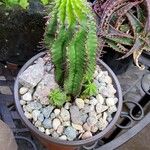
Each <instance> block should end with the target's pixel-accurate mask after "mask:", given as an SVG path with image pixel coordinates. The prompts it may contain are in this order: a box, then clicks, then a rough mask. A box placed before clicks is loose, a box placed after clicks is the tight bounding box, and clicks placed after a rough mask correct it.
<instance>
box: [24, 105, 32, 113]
mask: <svg viewBox="0 0 150 150" xmlns="http://www.w3.org/2000/svg"><path fill="white" fill-rule="evenodd" d="M25 107H26V111H28V112H32V111H33V109H32V108H31V107H30V106H29V105H26V106H25Z"/></svg>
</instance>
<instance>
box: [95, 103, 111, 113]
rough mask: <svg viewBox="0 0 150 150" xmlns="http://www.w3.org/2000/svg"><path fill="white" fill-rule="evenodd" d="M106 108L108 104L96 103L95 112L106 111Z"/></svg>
mask: <svg viewBox="0 0 150 150" xmlns="http://www.w3.org/2000/svg"><path fill="white" fill-rule="evenodd" d="M107 109H108V106H106V105H102V104H100V103H98V104H97V105H96V112H97V113H98V114H99V113H102V112H104V111H106V110H107Z"/></svg>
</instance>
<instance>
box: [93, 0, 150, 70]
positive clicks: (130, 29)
mask: <svg viewBox="0 0 150 150" xmlns="http://www.w3.org/2000/svg"><path fill="white" fill-rule="evenodd" d="M108 1H109V0H108ZM108 1H105V2H104V3H102V2H100V6H99V7H101V8H102V7H104V10H106V11H104V12H100V13H99V15H100V18H101V20H100V24H99V27H100V29H99V31H100V33H99V34H100V35H101V36H100V37H101V40H100V41H102V43H106V44H105V45H107V46H109V47H111V48H112V49H114V50H115V51H118V52H120V53H124V54H125V55H124V56H123V57H121V58H120V59H123V58H126V57H128V56H130V55H131V54H133V59H134V62H135V64H136V65H137V66H138V67H139V68H140V69H143V68H144V67H143V66H140V65H139V64H138V58H139V56H140V55H141V53H142V51H143V50H145V49H146V50H147V51H150V44H149V42H147V41H149V40H150V38H149V37H148V33H149V32H150V20H149V19H150V12H149V10H150V1H149V0H146V3H144V1H143V0H139V1H129V0H116V1H115V2H113V1H112V2H110V3H109V4H108V5H106V3H108ZM97 5H99V4H98V3H97ZM105 7H107V8H105ZM95 8H96V7H95Z"/></svg>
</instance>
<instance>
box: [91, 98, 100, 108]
mask: <svg viewBox="0 0 150 150" xmlns="http://www.w3.org/2000/svg"><path fill="white" fill-rule="evenodd" d="M97 103H98V101H97V99H96V98H92V99H91V100H90V104H91V105H94V106H95V105H96V104H97Z"/></svg>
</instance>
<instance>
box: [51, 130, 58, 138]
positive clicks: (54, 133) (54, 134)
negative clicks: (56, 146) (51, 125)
mask: <svg viewBox="0 0 150 150" xmlns="http://www.w3.org/2000/svg"><path fill="white" fill-rule="evenodd" d="M52 137H53V138H55V139H57V138H58V137H59V134H58V133H57V132H55V131H54V132H53V133H52Z"/></svg>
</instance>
